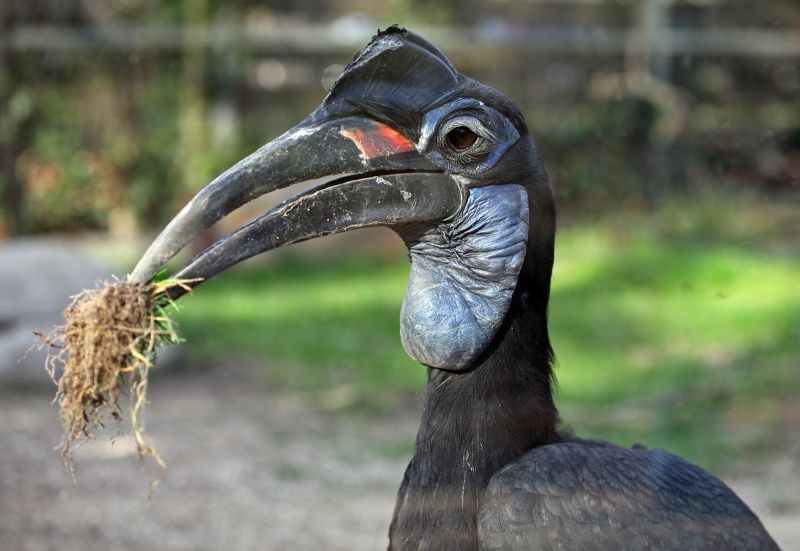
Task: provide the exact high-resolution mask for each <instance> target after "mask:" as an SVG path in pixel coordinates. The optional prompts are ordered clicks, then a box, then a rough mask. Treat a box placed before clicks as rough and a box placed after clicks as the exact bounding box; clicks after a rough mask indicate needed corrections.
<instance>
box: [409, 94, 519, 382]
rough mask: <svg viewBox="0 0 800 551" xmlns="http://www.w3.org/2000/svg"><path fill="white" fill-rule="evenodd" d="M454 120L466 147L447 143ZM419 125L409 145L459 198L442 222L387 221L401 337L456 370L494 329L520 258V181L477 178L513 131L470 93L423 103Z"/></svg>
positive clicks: (427, 358)
mask: <svg viewBox="0 0 800 551" xmlns="http://www.w3.org/2000/svg"><path fill="white" fill-rule="evenodd" d="M459 127H466V128H467V129H469V130H470V131H471V132H472V133H474V135H475V136H476V139H475V141H474V143H472V145H470V146H468V147H464V148H460V149H459V148H457V147H455V146H454V145H453V144H452V143H450V142H449V140H448V134H449V133H450V132H451V131H452V130H453V129H455V128H459ZM420 130H421V131H420V138H419V141H418V142H417V150H418V151H419V152H420V153H422V154H423V155H425V156H426V157H428V158H429V159H431V160H432V161H434V162H435V163H436V164H438V165H439V166H441V167H442V168H444V169H445V170H446V171H447V172H448V173H449V174H450V175H451V176H453V178H454V179H456V181H458V182H459V183H461V185H462V186H463V190H464V195H465V199H464V205H463V207H462V209H461V210H460V211H459V213H458V214H457V215H456V216H454V217H453V218H452V219H451V220H448V221H446V222H442V223H437V224H406V225H403V226H398V227H395V228H394V229H395V230H396V231H397V232H398V233H399V234H400V236H401V237H402V238H403V239H404V240H405V242H406V246H407V247H408V252H409V258H410V259H411V272H410V274H409V278H408V287H407V289H406V294H405V297H404V298H403V306H402V309H401V311H400V337H401V340H402V342H403V347H404V348H405V350H406V353H408V355H409V356H411V357H412V358H414V359H415V360H416V361H418V362H419V363H421V364H424V365H427V366H429V367H434V368H438V369H445V370H449V371H463V370H465V369H468V368H469V367H470V366H471V365H472V364H473V362H474V361H475V360H476V359H477V357H478V356H479V355H480V354H481V352H483V351H484V350H485V349H486V347H487V346H488V345H489V343H490V342H491V341H492V339H493V338H494V336H495V334H496V333H497V330H498V329H499V328H500V325H501V323H502V321H503V318H504V317H505V315H506V312H507V311H508V307H509V304H510V302H511V297H512V295H513V294H514V289H515V288H516V285H517V278H518V276H519V272H520V269H521V268H522V263H523V261H524V259H525V250H526V247H527V241H528V225H529V220H528V196H527V192H526V190H525V188H524V187H523V186H522V185H519V184H516V183H504V182H487V181H486V180H485V179H484V178H485V177H486V174H487V172H488V171H489V170H490V169H491V168H492V167H494V166H495V164H496V163H497V162H498V161H499V160H500V159H501V158H502V157H503V155H504V154H505V153H506V152H507V151H508V149H509V148H510V147H511V146H512V145H514V144H515V143H516V142H517V141H518V140H519V138H520V136H519V132H518V131H517V129H516V128H515V127H514V125H513V124H511V122H510V121H509V120H508V119H507V118H506V117H505V116H504V115H502V114H501V113H499V112H498V111H496V110H495V109H492V108H491V107H488V106H486V105H485V104H483V103H482V102H481V101H479V100H477V99H457V100H455V101H452V102H450V103H447V104H445V105H442V106H439V107H437V108H435V109H432V110H431V111H429V112H428V113H426V114H425V116H424V117H423V123H422V128H421V129H420Z"/></svg>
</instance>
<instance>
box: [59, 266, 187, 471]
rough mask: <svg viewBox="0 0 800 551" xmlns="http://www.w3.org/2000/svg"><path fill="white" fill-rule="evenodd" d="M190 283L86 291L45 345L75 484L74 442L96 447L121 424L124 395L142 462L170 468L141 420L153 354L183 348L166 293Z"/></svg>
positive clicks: (119, 285)
mask: <svg viewBox="0 0 800 551" xmlns="http://www.w3.org/2000/svg"><path fill="white" fill-rule="evenodd" d="M189 283H191V281H189V280H177V279H165V280H163V281H158V282H153V283H146V284H141V283H131V282H127V281H114V282H112V283H108V284H106V285H104V286H102V287H100V288H98V289H94V290H90V291H83V292H82V293H80V294H78V295H76V296H74V297H73V299H72V302H71V303H70V305H69V306H67V308H66V309H65V310H64V314H63V316H64V325H62V326H60V327H57V328H55V330H54V332H53V334H52V336H50V337H48V338H46V339H45V345H46V346H47V347H48V355H47V360H46V368H47V370H48V373H49V374H50V376H51V377H52V379H53V381H54V382H55V384H56V385H57V386H58V391H57V393H56V397H55V400H54V401H55V402H57V403H58V407H59V417H60V418H61V423H62V425H63V427H64V436H63V439H62V442H61V444H60V448H61V457H62V459H63V461H64V465H65V467H66V468H67V470H68V471H69V472H70V474H71V475H72V476H73V477H75V468H74V464H73V450H74V446H75V444H76V442H77V441H80V440H88V439H91V438H92V437H93V435H94V433H95V431H96V430H97V429H99V428H102V427H104V426H105V422H106V421H107V420H108V418H109V417H110V418H113V419H114V420H116V421H121V419H122V417H121V415H120V413H121V412H122V408H121V407H120V398H121V396H123V395H127V396H128V397H129V400H130V408H129V410H130V424H131V434H132V436H133V439H134V441H135V443H136V450H137V452H138V454H139V457H140V459H142V460H143V459H145V458H147V457H149V458H151V459H153V460H154V461H155V462H156V463H157V464H158V465H159V466H160V467H161V468H162V469H164V468H166V465H165V463H164V461H163V460H162V459H161V456H160V455H159V454H158V452H157V451H156V449H155V447H154V446H153V444H152V442H151V440H150V439H149V438H147V437H146V436H145V432H144V425H143V422H142V413H143V409H144V407H145V405H146V404H147V384H148V376H149V373H150V370H151V368H152V367H153V365H154V362H155V358H156V349H157V348H158V347H159V346H161V345H165V344H172V345H174V344H178V343H179V342H180V338H179V337H178V334H177V333H176V330H175V325H174V324H173V321H172V319H171V318H170V316H169V311H170V310H171V309H173V308H174V307H175V303H174V302H173V301H172V299H171V298H170V296H169V290H170V289H172V288H173V287H184V288H186V289H187V290H189Z"/></svg>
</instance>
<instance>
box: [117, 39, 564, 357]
mask: <svg viewBox="0 0 800 551" xmlns="http://www.w3.org/2000/svg"><path fill="white" fill-rule="evenodd" d="M316 178H328V179H329V181H327V182H326V183H324V184H322V185H320V186H318V187H316V188H314V189H311V190H309V191H307V192H305V193H302V194H300V195H297V196H295V197H293V198H292V199H289V200H288V201H286V202H284V203H283V204H281V205H279V206H277V207H275V208H274V209H272V210H270V211H269V212H267V213H265V214H264V215H262V216H260V217H258V218H257V219H255V220H254V221H252V222H251V223H249V224H247V225H245V226H243V227H242V228H240V229H238V230H237V231H235V232H233V233H232V234H230V235H228V236H227V237H225V238H223V239H221V240H220V241H218V242H216V243H215V244H213V245H211V246H210V247H209V248H208V249H206V250H205V251H203V252H202V253H200V254H199V255H198V256H196V257H195V258H194V259H193V260H191V261H190V262H189V264H188V265H186V266H185V267H183V268H182V269H181V270H180V271H179V272H177V273H176V274H175V277H179V278H201V279H202V280H205V279H208V278H210V277H212V276H214V275H215V274H217V273H219V272H221V271H223V270H225V269H226V268H228V267H230V266H232V265H234V264H236V263H238V262H241V261H243V260H245V259H247V258H250V257H252V256H254V255H256V254H259V253H262V252H265V251H268V250H272V249H275V248H277V247H280V246H283V245H288V244H291V243H296V242H299V241H304V240H307V239H312V238H315V237H319V236H323V235H329V234H333V233H338V232H343V231H348V230H353V229H358V228H363V227H369V226H387V227H390V228H392V229H394V230H395V231H397V233H399V234H400V236H401V237H402V238H403V239H404V240H405V242H406V244H407V246H408V248H409V256H410V258H411V273H410V276H409V282H408V289H407V291H406V295H405V298H404V301H403V307H402V311H401V324H400V327H401V331H400V332H401V338H402V341H403V345H404V347H405V349H406V351H407V352H408V353H409V355H410V356H411V357H413V358H414V359H416V360H417V361H419V362H420V363H422V364H425V365H428V366H430V367H434V368H439V369H447V370H452V371H460V370H465V369H468V368H469V367H470V365H472V363H473V362H474V361H475V359H476V358H477V357H478V356H479V355H480V354H481V352H482V351H483V350H485V349H486V348H487V346H488V345H489V343H490V342H491V340H492V339H493V337H494V335H495V334H496V333H497V331H498V329H499V327H500V325H501V323H502V320H503V318H504V317H505V315H506V313H507V311H508V309H509V307H510V304H511V300H512V296H513V294H514V291H515V289H516V288H517V283H518V280H520V279H521V278H526V280H530V283H529V285H528V286H527V287H528V288H536V289H539V290H540V295H541V294H543V298H544V303H543V304H542V305H541V307H542V308H545V307H546V301H547V293H548V291H549V281H550V269H551V266H552V244H553V234H554V215H553V202H552V196H551V193H550V189H549V186H548V184H547V178H546V175H545V172H544V168H543V166H542V164H541V162H540V160H539V157H538V155H537V153H536V149H535V147H534V144H533V141H532V140H531V138H530V136H529V134H528V131H527V128H526V126H525V121H524V119H523V116H522V114H521V113H520V111H519V110H518V109H517V108H516V106H515V105H514V104H513V103H512V102H511V101H510V100H508V99H507V98H506V97H505V96H503V95H501V94H500V93H498V92H496V91H495V90H493V89H491V88H489V87H488V86H485V85H482V84H480V83H478V82H475V81H473V80H471V79H469V78H467V77H464V76H463V75H461V74H459V73H458V72H457V71H456V70H455V68H454V67H453V66H452V65H451V63H450V62H449V61H448V60H447V58H446V57H445V56H444V55H443V54H442V53H441V52H440V51H439V50H437V49H436V48H435V47H434V46H433V45H431V44H430V43H428V42H427V41H426V40H424V39H423V38H421V37H420V36H418V35H416V34H414V33H412V32H410V31H406V30H404V29H401V28H399V27H396V26H395V27H390V28H389V29H387V30H386V31H383V32H381V33H379V34H378V35H377V36H376V37H375V38H374V39H373V40H372V41H371V42H370V44H369V45H368V46H367V47H366V48H364V49H363V50H362V51H360V52H359V53H358V54H357V55H356V56H355V58H354V59H353V61H352V62H351V63H350V65H349V66H348V67H347V69H345V71H344V72H343V73H342V75H341V76H340V77H339V78H338V79H337V81H336V82H335V83H334V84H333V86H332V87H331V89H330V91H329V92H328V94H327V96H326V97H325V99H324V100H323V102H322V104H321V105H320V106H319V107H318V108H317V109H316V110H314V112H312V113H311V114H310V115H309V116H308V117H307V118H306V119H305V120H304V121H302V122H301V123H300V124H298V125H297V126H295V127H294V128H292V129H291V130H289V131H287V132H286V133H285V134H283V135H282V136H280V137H278V138H277V139H275V140H274V141H272V142H269V143H267V144H266V145H264V146H262V147H261V148H260V149H258V150H257V151H255V152H254V153H252V154H251V155H250V156H248V157H246V158H245V159H243V160H242V161H240V162H239V163H237V164H236V165H234V166H233V167H231V168H230V169H228V170H227V171H225V172H224V173H223V174H222V175H220V176H219V177H217V178H216V179H215V180H214V181H213V182H211V183H210V184H209V185H208V186H207V187H205V188H204V189H203V190H201V191H200V192H199V193H198V194H197V195H196V196H195V197H194V198H193V199H192V200H191V201H190V202H189V203H188V204H187V205H186V206H185V207H184V208H183V209H182V210H181V211H180V212H179V213H178V214H177V215H176V216H175V218H174V219H173V220H172V221H171V222H170V223H169V225H167V227H166V228H165V229H164V230H163V231H162V232H161V234H160V235H159V236H158V237H157V238H156V240H155V241H154V242H153V244H152V245H150V247H149V249H148V250H147V252H146V253H145V254H144V256H143V257H142V259H141V260H140V261H139V263H138V265H137V266H136V268H135V269H134V271H133V273H132V274H131V276H130V277H131V280H133V281H137V282H145V281H148V280H149V279H150V278H151V277H152V276H153V275H154V273H155V272H156V271H157V270H159V269H160V268H161V267H162V266H163V265H164V264H165V263H166V262H167V261H168V260H169V259H170V258H172V257H173V256H174V255H175V254H177V253H178V252H179V251H180V250H181V249H183V247H184V246H186V245H187V244H188V243H189V241H190V240H191V239H192V238H193V237H194V236H196V235H197V234H198V233H199V232H200V231H202V230H203V229H205V228H207V227H209V226H210V225H211V224H213V223H214V222H216V221H217V220H219V219H220V218H222V217H223V216H225V215H226V214H228V213H229V212H231V211H232V210H234V209H236V208H237V207H239V206H241V205H242V204H244V203H246V202H248V201H250V200H252V199H255V198H256V197H258V196H260V195H263V194H265V193H268V192H270V191H273V190H276V189H279V188H283V187H286V186H289V185H291V184H295V183H298V182H302V181H307V180H311V179H316ZM178 292H180V291H178ZM540 298H541V297H540ZM539 302H541V301H539Z"/></svg>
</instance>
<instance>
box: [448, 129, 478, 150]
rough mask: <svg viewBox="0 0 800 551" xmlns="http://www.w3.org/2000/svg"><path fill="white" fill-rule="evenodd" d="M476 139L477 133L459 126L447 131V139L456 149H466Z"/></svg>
mask: <svg viewBox="0 0 800 551" xmlns="http://www.w3.org/2000/svg"><path fill="white" fill-rule="evenodd" d="M477 140H478V135H477V134H476V133H475V132H473V131H472V130H470V129H469V128H467V127H466V126H459V127H456V128H453V129H452V130H451V131H450V132H448V133H447V141H448V142H450V145H452V146H453V147H455V148H456V149H466V148H468V147H470V146H471V145H473V144H474V143H475V142H476V141H477Z"/></svg>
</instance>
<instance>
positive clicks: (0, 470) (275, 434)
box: [0, 366, 800, 551]
mask: <svg viewBox="0 0 800 551" xmlns="http://www.w3.org/2000/svg"><path fill="white" fill-rule="evenodd" d="M152 388H153V390H152V393H151V399H152V404H151V407H150V408H149V410H148V416H147V418H148V420H149V424H148V427H149V429H150V432H151V434H152V435H153V436H154V437H155V439H156V443H157V445H158V448H159V451H160V452H161V454H162V455H163V457H164V459H165V460H166V461H167V463H168V465H169V470H168V471H167V475H166V479H165V480H164V481H163V483H162V484H161V485H160V487H159V488H158V489H157V491H156V494H155V497H154V498H153V500H152V502H151V503H150V504H149V505H147V503H146V494H147V483H146V479H145V478H144V477H143V476H142V472H141V468H140V466H139V463H138V461H137V460H136V458H135V452H134V451H133V447H132V445H131V442H130V440H129V439H127V438H123V439H120V440H118V441H117V442H116V444H114V445H113V446H112V445H111V444H110V443H109V442H95V443H92V444H90V445H86V446H84V447H82V448H81V449H80V450H79V451H78V454H77V458H76V460H77V467H78V471H79V476H80V480H79V482H78V484H73V483H72V482H71V480H70V479H69V477H68V476H67V475H66V473H65V472H64V469H63V467H62V465H61V462H60V460H59V458H58V454H57V452H55V451H53V446H54V445H55V444H57V443H58V440H59V430H60V429H59V426H58V424H57V421H56V412H55V409H54V406H51V405H49V404H48V402H49V400H50V396H49V395H48V393H47V392H44V391H43V390H42V389H41V388H36V389H19V388H16V389H0V419H2V421H3V422H2V423H0V550H3V551H16V550H25V551H34V550H36V551H38V550H43V551H44V550H51V549H52V550H55V549H59V550H68V551H69V550H73V549H75V550H77V549H81V550H87V551H92V550H98V551H99V550H103V551H105V550H108V549H112V548H113V549H120V550H145V549H147V550H161V549H165V550H182V549H186V550H219V549H229V550H251V549H253V550H255V549H259V550H272V549H276V550H292V549H332V550H338V549H342V550H345V549H346V550H361V549H365V550H366V549H385V548H386V543H387V538H386V533H387V530H388V527H389V521H390V519H391V514H392V508H393V504H394V496H395V492H396V489H397V486H398V485H399V483H400V479H401V477H402V473H403V469H404V467H405V463H406V461H407V459H408V446H409V443H410V442H411V441H412V440H413V436H414V433H415V430H416V422H417V412H415V411H408V412H406V413H404V414H402V415H399V416H395V417H391V418H388V417H381V418H378V419H376V420H370V419H368V418H366V417H357V416H352V415H326V414H324V413H320V412H318V411H317V412H310V411H309V410H310V409H314V408H309V407H308V405H307V404H306V403H304V402H303V401H302V400H301V399H299V398H297V397H295V396H292V395H288V394H280V393H269V392H266V391H265V390H264V388H263V385H260V384H257V383H255V382H254V381H253V380H252V378H251V377H249V376H248V375H247V372H246V371H242V370H240V369H233V368H231V367H226V366H220V367H218V368H215V369H211V370H203V371H200V372H198V371H189V370H179V371H174V372H172V373H169V374H166V375H164V376H162V377H159V378H157V379H156V380H155V381H154V383H153V386H152ZM780 461H783V463H781V462H780ZM780 461H779V462H778V463H779V464H777V466H776V470H775V472H776V473H778V474H777V475H776V477H778V478H775V477H772V478H771V479H770V480H766V481H764V480H758V481H756V480H755V479H753V478H752V477H751V478H750V479H747V478H739V479H734V480H728V482H729V483H731V484H732V485H733V486H734V487H735V489H736V490H737V491H738V492H739V493H740V495H741V496H742V497H743V498H744V499H745V500H746V501H748V503H749V504H750V505H751V506H752V507H753V509H755V510H756V512H757V513H758V514H759V516H760V517H761V518H762V520H763V521H764V523H765V524H766V525H767V527H768V529H769V530H770V531H771V533H772V534H773V535H774V536H775V538H776V539H777V540H778V541H779V543H780V544H781V545H782V547H783V549H784V550H785V551H792V550H794V551H798V550H800V492H798V491H797V490H798V486H797V485H796V484H797V480H796V476H795V477H794V479H793V481H792V482H791V483H790V484H789V485H787V484H786V483H785V480H784V479H783V478H782V477H781V475H780V473H781V472H794V471H796V466H795V465H794V464H793V463H792V464H789V465H786V464H785V458H784V459H783V460H780ZM786 469H788V470H789V471H786ZM776 488H780V492H779V493H780V495H779V496H778V497H777V498H776V497H775V495H776Z"/></svg>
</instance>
